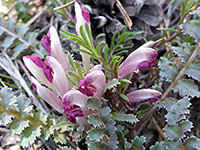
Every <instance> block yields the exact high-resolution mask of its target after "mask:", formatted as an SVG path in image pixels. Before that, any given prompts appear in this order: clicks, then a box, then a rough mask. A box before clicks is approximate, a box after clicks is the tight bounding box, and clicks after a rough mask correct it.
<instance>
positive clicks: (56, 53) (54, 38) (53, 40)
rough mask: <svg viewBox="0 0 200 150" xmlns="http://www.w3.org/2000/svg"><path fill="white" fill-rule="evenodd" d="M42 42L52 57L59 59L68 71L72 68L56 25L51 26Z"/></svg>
mask: <svg viewBox="0 0 200 150" xmlns="http://www.w3.org/2000/svg"><path fill="white" fill-rule="evenodd" d="M41 44H42V46H43V47H44V49H45V50H46V51H47V52H48V53H49V54H50V55H51V56H52V57H54V58H55V59H57V60H58V62H59V63H60V64H61V66H62V67H63V68H64V70H65V72H66V73H67V72H68V71H70V70H71V67H70V64H69V62H68V60H67V56H66V55H65V53H64V51H63V49H62V46H61V43H60V39H59V37H58V33H57V31H56V28H55V27H54V26H51V27H50V29H49V32H48V34H47V36H44V37H43V38H42V40H41Z"/></svg>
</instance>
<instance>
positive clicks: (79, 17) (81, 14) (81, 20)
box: [75, 2, 90, 73]
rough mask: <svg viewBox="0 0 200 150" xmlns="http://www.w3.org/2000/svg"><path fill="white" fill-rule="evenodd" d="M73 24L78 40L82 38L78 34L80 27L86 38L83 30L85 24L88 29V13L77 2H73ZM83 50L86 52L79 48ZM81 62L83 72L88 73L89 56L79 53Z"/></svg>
mask: <svg viewBox="0 0 200 150" xmlns="http://www.w3.org/2000/svg"><path fill="white" fill-rule="evenodd" d="M75 14H76V15H75V23H76V33H77V34H78V36H79V37H80V38H82V36H81V33H80V27H81V26H82V27H83V31H84V33H85V35H86V37H87V39H88V40H89V38H88V35H87V32H86V29H85V24H86V23H88V26H89V27H90V13H89V11H87V10H86V9H84V8H82V7H81V6H80V5H79V4H78V2H75ZM80 48H81V49H83V50H86V51H88V50H87V49H85V48H83V47H80ZM81 56H82V60H83V70H84V72H85V73H87V72H88V71H89V66H90V56H89V55H88V54H85V53H81Z"/></svg>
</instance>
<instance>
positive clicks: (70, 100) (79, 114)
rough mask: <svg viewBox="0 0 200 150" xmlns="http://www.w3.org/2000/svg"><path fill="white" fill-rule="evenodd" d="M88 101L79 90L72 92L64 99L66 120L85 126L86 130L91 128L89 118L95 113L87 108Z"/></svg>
mask: <svg viewBox="0 0 200 150" xmlns="http://www.w3.org/2000/svg"><path fill="white" fill-rule="evenodd" d="M87 99H88V97H87V96H86V95H84V94H82V93H81V92H80V91H78V90H70V91H69V92H67V93H66V94H65V95H64V96H63V98H62V101H63V104H64V113H65V116H66V118H67V119H68V120H70V121H71V122H73V123H78V124H79V125H81V126H84V127H85V128H86V130H87V129H88V128H89V124H88V122H87V116H89V115H91V114H92V113H94V112H93V111H92V110H90V109H88V108H87Z"/></svg>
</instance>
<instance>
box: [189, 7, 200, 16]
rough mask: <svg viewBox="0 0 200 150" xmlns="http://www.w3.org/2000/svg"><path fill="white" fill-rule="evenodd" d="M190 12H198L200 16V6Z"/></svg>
mask: <svg viewBox="0 0 200 150" xmlns="http://www.w3.org/2000/svg"><path fill="white" fill-rule="evenodd" d="M190 14H196V15H198V16H200V7H198V8H197V9H195V10H193V11H192V12H190Z"/></svg>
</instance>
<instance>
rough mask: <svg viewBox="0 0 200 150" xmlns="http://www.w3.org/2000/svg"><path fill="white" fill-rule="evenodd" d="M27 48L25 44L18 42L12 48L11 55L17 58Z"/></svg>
mask: <svg viewBox="0 0 200 150" xmlns="http://www.w3.org/2000/svg"><path fill="white" fill-rule="evenodd" d="M27 48H28V46H27V45H25V44H19V45H17V46H16V47H15V49H14V54H13V56H14V57H15V58H17V57H18V56H19V55H20V54H21V53H22V52H23V51H24V50H26V49H27Z"/></svg>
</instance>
